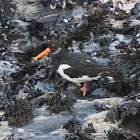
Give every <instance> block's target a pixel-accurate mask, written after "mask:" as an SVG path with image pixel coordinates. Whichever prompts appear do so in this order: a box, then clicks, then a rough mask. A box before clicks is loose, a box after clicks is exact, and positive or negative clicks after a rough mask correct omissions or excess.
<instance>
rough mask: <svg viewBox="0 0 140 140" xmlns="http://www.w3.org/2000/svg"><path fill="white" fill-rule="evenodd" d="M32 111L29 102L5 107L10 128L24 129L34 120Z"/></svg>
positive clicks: (20, 101)
mask: <svg viewBox="0 0 140 140" xmlns="http://www.w3.org/2000/svg"><path fill="white" fill-rule="evenodd" d="M32 110H33V108H32V105H31V104H30V103H29V102H28V101H25V100H19V101H15V102H13V103H10V104H8V105H7V106H5V117H6V120H8V122H9V125H10V126H16V127H22V126H25V125H27V123H29V122H31V121H32V120H33V117H34V115H33V113H32Z"/></svg>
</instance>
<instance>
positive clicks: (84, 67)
mask: <svg viewBox="0 0 140 140" xmlns="http://www.w3.org/2000/svg"><path fill="white" fill-rule="evenodd" d="M43 47H45V48H46V49H45V50H44V51H43V52H41V53H40V54H39V55H37V56H36V57H35V58H34V59H35V60H37V59H39V58H41V57H42V56H44V55H45V54H47V53H50V54H51V60H52V63H53V65H54V67H55V69H56V70H57V72H58V73H59V74H60V75H61V76H62V77H63V78H65V79H66V80H68V81H71V82H73V83H76V84H77V85H79V86H80V83H84V84H83V87H82V88H81V90H82V91H83V96H85V95H86V83H87V82H88V81H92V80H98V79H99V78H100V77H101V76H102V75H103V74H104V73H106V72H107V70H108V68H107V67H105V66H103V65H102V64H100V63H98V62H97V61H95V60H94V59H92V57H91V56H88V55H87V54H84V53H74V52H67V51H66V50H65V49H64V47H63V45H62V44H61V43H60V42H58V41H50V42H47V43H44V44H43Z"/></svg>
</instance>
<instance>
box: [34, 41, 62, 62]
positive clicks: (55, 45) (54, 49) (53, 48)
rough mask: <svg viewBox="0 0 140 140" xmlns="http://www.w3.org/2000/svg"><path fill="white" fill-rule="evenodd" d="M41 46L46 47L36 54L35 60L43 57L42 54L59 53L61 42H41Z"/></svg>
mask: <svg viewBox="0 0 140 140" xmlns="http://www.w3.org/2000/svg"><path fill="white" fill-rule="evenodd" d="M42 45H43V46H45V47H46V49H45V50H44V51H42V52H41V53H40V54H38V55H37V56H36V57H35V58H34V59H35V60H37V59H39V58H41V57H43V56H44V55H46V54H48V53H50V54H52V55H55V54H57V53H59V52H60V51H61V45H62V44H61V43H60V42H58V41H51V42H47V43H45V44H42Z"/></svg>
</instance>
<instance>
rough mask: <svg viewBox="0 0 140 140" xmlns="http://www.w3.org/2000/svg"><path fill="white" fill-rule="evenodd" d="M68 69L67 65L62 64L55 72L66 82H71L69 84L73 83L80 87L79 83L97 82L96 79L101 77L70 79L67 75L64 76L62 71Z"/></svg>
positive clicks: (84, 76)
mask: <svg viewBox="0 0 140 140" xmlns="http://www.w3.org/2000/svg"><path fill="white" fill-rule="evenodd" d="M69 68H71V66H70V65H68V64H62V65H60V66H59V68H58V71H57V72H58V73H59V74H60V75H61V76H62V77H64V78H65V79H66V80H68V81H71V82H73V83H76V84H78V85H80V83H82V82H87V81H92V80H98V79H99V78H100V77H101V75H97V77H89V76H87V75H83V76H82V77H79V78H70V77H69V76H68V75H66V74H65V73H64V70H65V69H69Z"/></svg>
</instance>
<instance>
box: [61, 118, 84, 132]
mask: <svg viewBox="0 0 140 140" xmlns="http://www.w3.org/2000/svg"><path fill="white" fill-rule="evenodd" d="M63 128H65V129H67V130H68V132H69V133H76V132H78V131H81V130H82V126H81V124H80V123H79V122H78V121H77V120H70V121H69V122H68V123H66V124H65V125H64V126H63Z"/></svg>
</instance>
